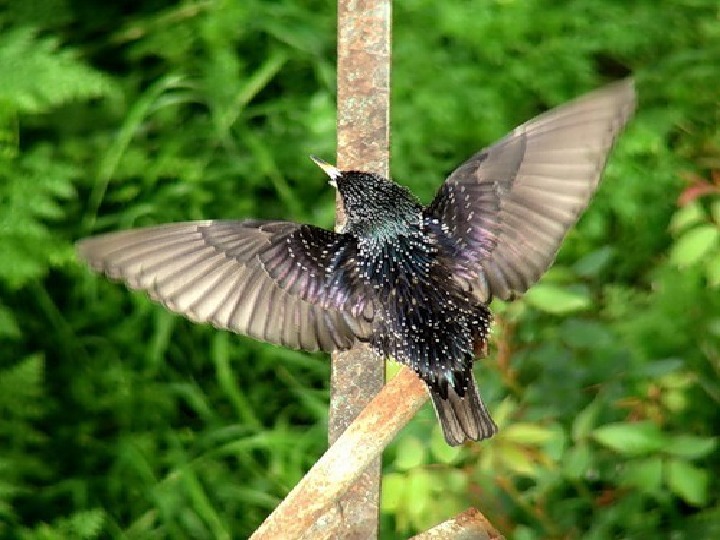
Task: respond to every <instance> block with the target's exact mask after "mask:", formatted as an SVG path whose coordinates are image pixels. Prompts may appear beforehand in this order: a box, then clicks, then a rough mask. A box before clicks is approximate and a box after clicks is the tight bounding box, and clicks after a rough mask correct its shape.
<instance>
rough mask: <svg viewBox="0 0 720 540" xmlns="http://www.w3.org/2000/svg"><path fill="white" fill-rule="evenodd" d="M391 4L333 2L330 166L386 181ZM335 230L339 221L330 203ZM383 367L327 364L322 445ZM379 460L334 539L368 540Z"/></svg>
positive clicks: (348, 418) (382, 0) (372, 360)
mask: <svg viewBox="0 0 720 540" xmlns="http://www.w3.org/2000/svg"><path fill="white" fill-rule="evenodd" d="M390 31H391V0H338V46H337V53H338V59H337V63H338V75H337V84H338V102H337V115H338V116H337V163H338V166H339V167H340V168H341V169H361V170H369V171H374V172H377V173H380V174H383V175H386V176H387V175H388V170H389V143H390ZM337 206H338V216H337V218H338V219H337V223H338V227H342V223H343V221H344V214H343V211H342V207H341V206H342V205H341V204H340V201H339V200H338V204H337ZM384 371H385V370H384V364H383V362H382V360H381V359H380V358H377V357H376V356H374V355H373V354H372V353H371V352H370V351H369V350H368V349H367V348H364V347H358V348H356V349H353V350H350V351H345V352H338V353H335V354H333V357H332V393H331V403H330V420H329V432H328V439H329V442H330V444H332V443H333V442H334V441H335V440H336V439H337V438H338V437H339V436H340V435H341V434H342V432H343V431H344V430H345V429H346V428H347V426H348V425H350V423H351V422H352V420H353V419H354V418H355V417H356V416H357V415H358V414H359V413H360V411H362V409H363V408H364V407H365V406H366V405H367V404H368V403H369V402H370V400H371V399H372V398H373V396H375V394H377V393H378V392H379V390H380V389H381V388H382V385H383V380H384ZM380 464H381V463H380V459H376V460H374V461H373V462H372V463H371V464H370V466H369V467H368V468H367V469H366V470H365V472H364V473H363V474H362V475H361V476H360V478H359V479H358V480H357V482H355V484H353V486H352V487H351V488H350V489H349V490H348V492H347V493H346V495H345V496H343V497H342V498H341V499H340V500H339V501H338V503H337V505H338V508H337V509H338V512H339V515H340V516H341V523H340V527H339V530H338V531H337V538H363V539H371V538H376V537H377V534H378V532H377V531H378V520H379V504H380Z"/></svg>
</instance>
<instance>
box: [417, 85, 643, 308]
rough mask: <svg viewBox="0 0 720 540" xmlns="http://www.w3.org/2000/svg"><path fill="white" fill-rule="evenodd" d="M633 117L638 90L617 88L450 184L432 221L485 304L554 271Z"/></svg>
mask: <svg viewBox="0 0 720 540" xmlns="http://www.w3.org/2000/svg"><path fill="white" fill-rule="evenodd" d="M634 108H635V90H634V86H633V83H632V81H631V80H625V81H621V82H618V83H615V84H611V85H609V86H607V87H605V88H602V89H600V90H597V91H595V92H592V93H590V94H587V95H585V96H583V97H581V98H579V99H577V100H575V101H571V102H569V103H567V104H565V105H562V106H560V107H558V108H556V109H553V110H551V111H548V112H546V113H544V114H542V115H540V116H538V117H536V118H534V119H533V120H530V121H529V122H527V123H525V124H523V125H521V126H519V127H517V128H515V129H514V130H513V131H512V132H511V133H510V134H508V135H507V136H506V137H505V138H503V139H502V140H500V141H499V142H498V143H496V144H494V145H493V146H491V147H489V148H486V149H485V150H483V151H481V152H479V153H478V154H475V155H474V156H473V157H471V158H470V159H469V160H468V161H466V162H465V163H464V164H463V165H461V166H460V167H459V168H458V169H456V170H455V171H454V172H453V173H452V174H451V175H450V176H449V177H448V179H447V180H446V181H445V183H444V184H443V185H442V187H441V188H440V190H439V192H438V194H437V195H436V197H435V200H434V201H433V202H432V203H431V204H430V206H428V208H427V209H426V211H425V215H426V219H428V220H429V221H430V222H431V223H434V224H435V225H436V226H437V228H438V230H439V231H440V234H441V235H443V236H444V237H445V239H446V241H448V244H450V245H452V246H453V247H454V253H453V257H452V260H453V263H454V265H455V266H456V270H457V272H458V275H459V276H461V277H463V278H465V279H467V280H468V281H469V283H470V285H471V286H472V287H473V289H474V290H475V292H476V294H477V295H478V296H479V298H480V299H481V300H484V301H489V300H490V299H491V298H492V297H493V296H497V297H498V298H501V299H503V300H507V299H510V298H513V297H515V296H517V295H519V294H521V293H523V292H525V291H526V290H527V289H528V288H529V287H530V286H531V285H532V284H533V283H535V282H536V281H537V280H538V279H539V278H540V276H541V275H542V274H543V273H544V272H545V270H547V268H548V267H549V266H550V265H551V264H552V262H553V260H554V259H555V255H556V254H557V251H558V249H559V248H560V243H561V242H562V240H563V238H564V237H565V234H566V233H567V231H568V230H569V229H570V227H572V226H573V225H574V224H575V223H576V222H577V220H578V218H579V216H580V213H581V212H582V211H583V210H584V209H585V207H586V206H587V204H588V202H589V201H590V198H591V197H592V195H593V194H594V193H595V190H596V188H597V185H598V182H599V180H600V175H601V173H602V170H603V168H604V167H605V162H606V160H607V156H608V153H609V151H610V148H611V147H612V144H613V142H614V141H615V138H616V137H617V135H618V133H619V132H620V130H621V129H622V128H623V126H624V125H625V124H626V122H627V121H628V119H629V118H630V115H631V114H632V112H633V110H634Z"/></svg>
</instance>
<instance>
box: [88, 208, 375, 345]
mask: <svg viewBox="0 0 720 540" xmlns="http://www.w3.org/2000/svg"><path fill="white" fill-rule="evenodd" d="M300 227H301V226H300V225H297V224H294V223H288V222H280V221H257V220H256V221H219V220H208V221H194V222H186V223H173V224H168V225H160V226H157V227H150V228H145V229H133V230H128V231H122V232H117V233H110V234H106V235H101V236H96V237H91V238H87V239H85V240H82V241H80V242H79V243H78V246H77V247H78V252H79V254H80V256H81V257H82V258H83V259H85V260H86V261H87V262H88V263H89V264H90V266H91V267H92V268H93V269H95V270H97V271H100V272H103V273H105V274H107V275H108V276H109V277H111V278H114V279H120V280H122V281H124V282H125V283H126V284H127V286H128V287H130V288H132V289H141V290H144V291H147V293H148V294H149V295H150V297H151V298H152V299H154V300H156V301H158V302H160V303H161V304H163V305H164V306H166V307H167V308H168V309H170V310H171V311H174V312H176V313H179V314H181V315H184V316H185V317H187V318H189V319H190V320H193V321H196V322H210V323H212V324H213V325H214V326H217V327H218V328H224V329H227V330H231V331H233V332H237V333H239V334H245V335H248V336H250V337H253V338H256V339H260V340H263V341H267V342H269V343H275V344H278V345H283V346H285V347H291V348H295V349H305V350H316V349H322V350H325V351H332V350H334V349H348V348H350V347H352V346H353V343H354V342H355V341H356V340H357V339H366V338H367V337H369V335H370V333H371V331H372V326H371V322H370V321H369V320H367V319H363V318H360V317H355V316H353V315H351V314H350V313H349V310H342V309H337V308H332V307H322V306H320V305H318V303H312V302H308V301H306V300H304V299H303V298H302V296H301V295H299V294H296V293H293V292H292V291H290V290H286V289H287V288H286V287H282V286H281V285H280V284H279V283H278V282H277V281H276V280H275V279H274V278H273V277H271V276H270V275H269V274H268V272H267V270H266V269H265V267H264V264H263V262H262V261H261V256H262V253H263V252H264V251H266V250H268V249H269V248H271V247H272V246H274V245H277V244H281V245H286V238H287V237H288V236H289V235H291V234H292V233H293V232H295V231H297V230H298V229H300ZM330 234H334V233H330ZM310 277H311V276H310V275H308V276H307V278H308V280H309V279H310ZM306 281H307V280H305V279H304V278H302V276H296V282H297V283H300V284H302V283H305V282H306Z"/></svg>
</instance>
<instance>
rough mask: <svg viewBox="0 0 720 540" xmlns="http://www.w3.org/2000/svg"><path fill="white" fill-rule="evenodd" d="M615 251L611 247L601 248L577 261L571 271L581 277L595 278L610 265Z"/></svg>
mask: <svg viewBox="0 0 720 540" xmlns="http://www.w3.org/2000/svg"><path fill="white" fill-rule="evenodd" d="M615 251H616V250H615V248H613V247H612V246H603V247H601V248H600V249H597V250H595V251H593V252H591V253H588V254H587V255H585V256H584V257H583V258H582V259H580V260H579V261H577V262H576V263H575V264H574V265H573V270H575V273H576V274H577V275H578V276H581V277H585V278H588V277H593V276H597V275H598V274H599V273H600V272H602V271H603V270H604V269H605V268H606V267H607V266H608V265H609V264H610V262H611V261H612V259H613V257H614V256H615Z"/></svg>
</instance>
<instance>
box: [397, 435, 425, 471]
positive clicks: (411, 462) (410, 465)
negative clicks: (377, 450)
mask: <svg viewBox="0 0 720 540" xmlns="http://www.w3.org/2000/svg"><path fill="white" fill-rule="evenodd" d="M426 459H427V448H426V445H424V444H423V443H422V442H420V440H419V439H417V438H415V437H404V438H403V439H402V443H401V444H400V445H399V446H398V448H397V453H396V455H395V467H397V468H398V469H400V470H410V469H414V468H416V467H419V466H420V465H423V464H424V463H425V461H426Z"/></svg>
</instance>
